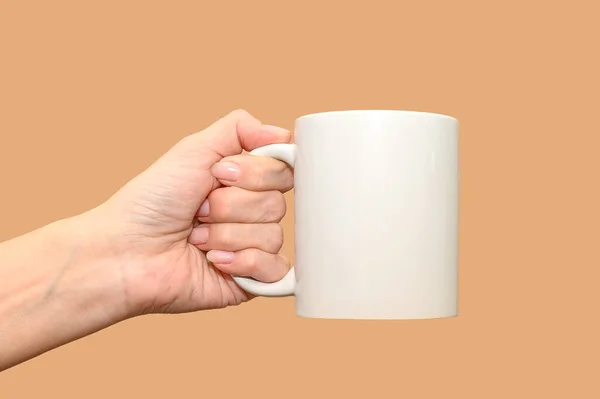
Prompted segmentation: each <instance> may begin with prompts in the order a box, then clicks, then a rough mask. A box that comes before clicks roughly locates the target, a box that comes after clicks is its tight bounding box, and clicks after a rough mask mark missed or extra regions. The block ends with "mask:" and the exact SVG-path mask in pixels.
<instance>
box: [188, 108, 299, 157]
mask: <svg viewBox="0 0 600 399" xmlns="http://www.w3.org/2000/svg"><path fill="white" fill-rule="evenodd" d="M196 135H197V137H196V139H197V140H198V142H197V144H198V147H197V148H198V149H199V150H202V156H203V157H206V158H205V159H206V161H207V163H209V164H211V165H212V164H214V163H216V162H218V161H220V160H221V158H225V157H228V156H231V155H237V154H241V153H242V150H246V151H252V150H253V149H255V148H258V147H262V146H265V145H267V144H275V143H289V142H290V141H291V138H292V135H291V133H290V131H289V130H287V129H284V128H281V127H278V126H272V125H263V124H262V123H261V122H260V121H259V120H258V119H256V118H255V117H254V116H252V115H251V114H250V113H248V112H247V111H244V110H236V111H233V112H230V113H229V114H227V115H226V116H224V117H222V118H221V119H219V120H218V121H216V122H215V123H213V124H212V125H211V126H209V127H208V128H206V129H205V130H203V131H201V132H199V133H196Z"/></svg>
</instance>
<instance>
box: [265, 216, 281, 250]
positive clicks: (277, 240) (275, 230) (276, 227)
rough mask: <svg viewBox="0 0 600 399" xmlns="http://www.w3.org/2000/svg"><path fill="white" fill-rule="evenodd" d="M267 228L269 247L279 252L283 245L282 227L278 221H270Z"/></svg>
mask: <svg viewBox="0 0 600 399" xmlns="http://www.w3.org/2000/svg"><path fill="white" fill-rule="evenodd" d="M269 229H270V230H271V231H270V232H269V240H268V243H269V247H270V249H271V250H272V251H273V252H279V250H280V249H281V247H282V246H283V227H282V226H281V225H280V224H279V223H271V224H270V225H269Z"/></svg>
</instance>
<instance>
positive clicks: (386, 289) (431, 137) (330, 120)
mask: <svg viewBox="0 0 600 399" xmlns="http://www.w3.org/2000/svg"><path fill="white" fill-rule="evenodd" d="M295 135H296V143H295V144H273V145H268V146H264V147H261V148H257V149H255V150H254V151H252V152H251V154H253V155H258V156H269V157H273V158H276V159H279V160H281V161H284V162H286V163H287V164H289V165H290V166H291V167H293V168H294V179H295V189H294V199H295V201H294V202H295V207H294V215H295V251H296V265H295V267H294V268H292V269H291V270H290V271H289V273H288V274H287V275H286V276H285V277H284V278H283V279H282V280H280V281H277V282H274V283H263V282H259V281H256V280H253V279H251V278H248V277H237V276H236V277H234V280H235V281H236V283H237V284H238V285H239V286H240V287H241V288H243V289H244V290H246V291H247V292H249V293H252V294H254V295H259V296H291V295H294V296H295V307H296V314H297V315H298V316H300V317H309V318H328V319H425V318H440V317H453V316H456V315H457V305H458V304H457V302H458V301H457V299H458V298H457V289H458V283H457V278H458V211H459V209H458V200H459V190H458V121H457V120H456V119H454V118H452V117H449V116H446V115H440V114H433V113H426V112H416V111H395V110H355V111H330V112H321V113H316V114H310V115H305V116H302V117H300V118H298V119H297V120H296V122H295Z"/></svg>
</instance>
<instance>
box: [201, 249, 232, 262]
mask: <svg viewBox="0 0 600 399" xmlns="http://www.w3.org/2000/svg"><path fill="white" fill-rule="evenodd" d="M233 258H235V254H234V253H233V252H227V251H208V253H207V254H206V259H208V261H209V262H212V263H231V262H233Z"/></svg>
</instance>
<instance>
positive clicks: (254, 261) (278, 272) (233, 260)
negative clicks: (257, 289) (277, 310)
mask: <svg viewBox="0 0 600 399" xmlns="http://www.w3.org/2000/svg"><path fill="white" fill-rule="evenodd" d="M206 257H207V259H208V260H209V261H210V262H212V263H213V265H214V266H215V267H216V268H217V269H219V270H221V271H222V272H224V273H227V274H231V275H234V276H243V277H252V278H254V279H256V280H259V281H263V282H266V283H270V282H275V281H279V280H281V279H282V278H283V277H284V276H285V274H286V273H287V272H288V270H289V269H290V264H289V261H288V260H287V258H285V257H284V256H281V255H278V254H272V253H267V252H264V251H260V250H258V249H254V248H249V249H245V250H242V251H239V252H228V251H218V250H213V251H209V252H208V253H207V254H206Z"/></svg>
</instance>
